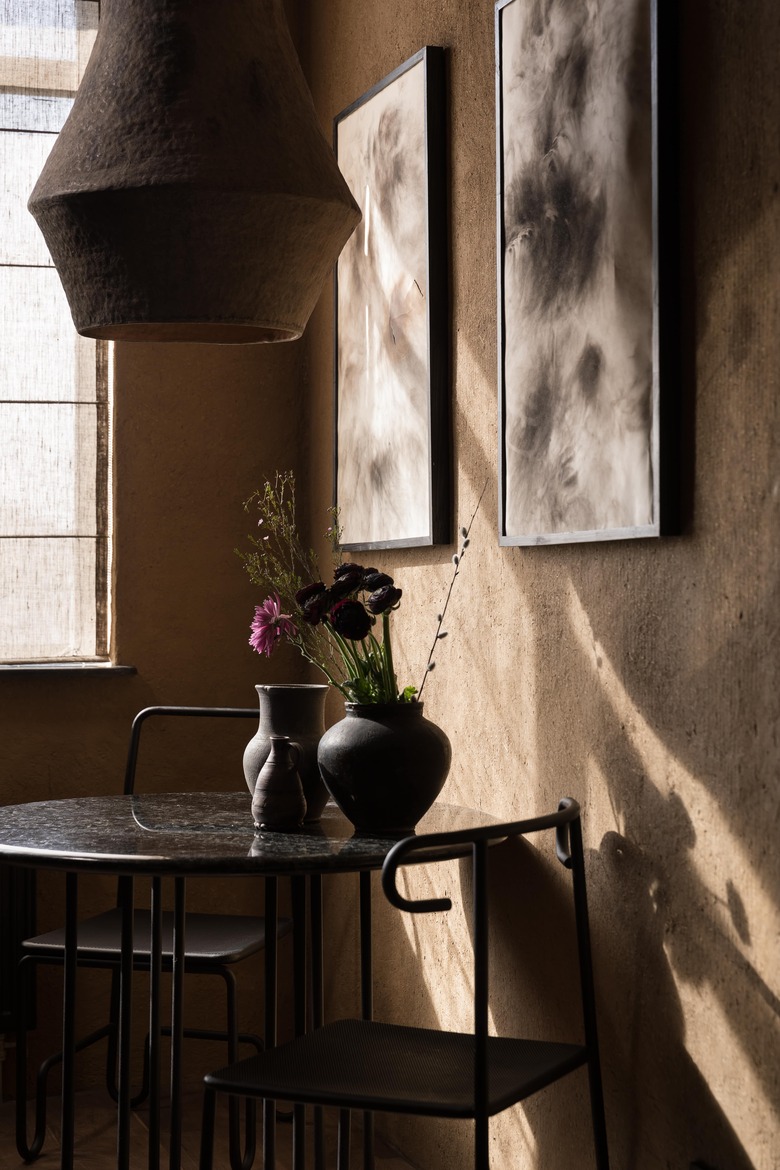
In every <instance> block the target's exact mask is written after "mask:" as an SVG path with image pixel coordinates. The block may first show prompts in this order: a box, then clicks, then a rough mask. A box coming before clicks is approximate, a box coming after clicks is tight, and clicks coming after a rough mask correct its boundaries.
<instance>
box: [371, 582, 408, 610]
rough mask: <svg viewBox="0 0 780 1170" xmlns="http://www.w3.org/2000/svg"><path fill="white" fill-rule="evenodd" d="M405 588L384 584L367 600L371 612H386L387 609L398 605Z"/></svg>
mask: <svg viewBox="0 0 780 1170" xmlns="http://www.w3.org/2000/svg"><path fill="white" fill-rule="evenodd" d="M402 594H403V589H396V587H395V585H383V586H382V588H381V589H377V590H376V592H374V593H372V594H371V596H370V597H369V598H368V600H367V601H366V605H367V606H368V608H369V609H370V611H371V613H384V612H385V610H386V609H390V608H392V606H394V605H397V604H398V602H399V601H400V600H401V596H402Z"/></svg>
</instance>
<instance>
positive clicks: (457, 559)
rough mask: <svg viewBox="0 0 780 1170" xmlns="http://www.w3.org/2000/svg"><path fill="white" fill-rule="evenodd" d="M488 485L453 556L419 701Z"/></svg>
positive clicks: (419, 697)
mask: <svg viewBox="0 0 780 1170" xmlns="http://www.w3.org/2000/svg"><path fill="white" fill-rule="evenodd" d="M487 485H488V481H487V480H485V486H484V487H483V489H482V491H481V492H480V493H479V499H478V500H477V504H476V507H475V508H474V511H473V512H472V513H471V519H470V520H469V522H468V527H467V528H465V529H463V530H462V533H463V542H462V543H461V546H460V554H459V555H458V556H455V557H453V561H454V563H455V572H454V573H453V574H452V580H451V581H450V587H449V589H448V590H447V596H446V597H445V599H444V608H443V609H442V611H441V613H440V614H439V624H438V625H437V627H436V632H435V633H434V635H433V642H432V643H431V649H430V652H429V654H428V661H427V662H426V664H425V674H424V675H423V680H422V682H421V683H420V689H419V690H418V692H417V701H418V702H419V700H420V699H421V697H422V693H423V687H424V686H425V680H426V679H427V678H428V675H429V674H430V673H431V670H432V669H433V667H432V666H431V663H432V662H433V652H434V650H435V649H436V643H437V642H438V641H439V634H440V633H441V627H442V625H443V624H444V617H445V615H446V613H447V606H448V605H449V604H450V597H451V596H452V587H453V585H454V584H455V578H456V577H457V575H458V572H459V570H460V558H461V557H462V556H463V554H464V553H465V551H466V548H467V547H468V539H469V533H470V532H471V525H472V524H473V523H474V517H475V516H476V514H477V512H478V511H479V505H480V504H481V503H482V497H483V496H484V494H485V492H486V491H487Z"/></svg>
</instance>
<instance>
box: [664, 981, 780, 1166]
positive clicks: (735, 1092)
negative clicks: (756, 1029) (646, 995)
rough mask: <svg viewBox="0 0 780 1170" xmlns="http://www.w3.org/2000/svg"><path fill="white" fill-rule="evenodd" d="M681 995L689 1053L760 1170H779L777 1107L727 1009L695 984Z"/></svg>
mask: <svg viewBox="0 0 780 1170" xmlns="http://www.w3.org/2000/svg"><path fill="white" fill-rule="evenodd" d="M678 991H679V994H680V1002H681V1003H682V1006H683V1010H684V1012H685V1021H686V1048H687V1049H688V1052H689V1053H690V1054H691V1057H692V1058H693V1060H694V1061H695V1062H696V1064H697V1065H698V1068H699V1071H700V1072H701V1074H702V1076H703V1077H704V1078H705V1080H706V1081H707V1084H708V1086H709V1088H710V1090H711V1092H712V1093H713V1095H714V1096H715V1098H716V1099H717V1101H718V1103H719V1104H720V1107H721V1109H722V1110H723V1112H724V1114H725V1115H726V1116H727V1117H728V1119H729V1122H730V1123H731V1125H732V1126H733V1128H734V1131H735V1133H736V1135H737V1137H738V1138H739V1140H740V1142H741V1144H742V1146H743V1147H744V1149H745V1151H746V1152H747V1153H748V1154H749V1156H750V1159H751V1162H752V1164H753V1165H754V1166H755V1168H756V1170H775V1168H776V1166H777V1162H776V1160H775V1159H776V1157H777V1151H776V1149H775V1148H774V1143H775V1141H776V1135H777V1123H776V1117H777V1114H778V1111H779V1109H780V1107H779V1106H778V1102H777V1101H773V1100H771V1099H770V1098H768V1097H767V1093H766V1090H765V1088H764V1086H763V1085H762V1084H761V1081H760V1080H759V1078H758V1076H757V1075H756V1070H755V1065H754V1062H753V1061H752V1060H751V1059H750V1058H748V1057H747V1056H746V1055H745V1054H744V1053H743V1052H741V1050H740V1049H741V1044H740V1037H739V1035H738V1034H737V1033H736V1032H735V1030H734V1027H733V1024H732V1020H731V1018H730V1014H729V1012H728V1011H727V1010H725V1009H724V1007H723V1005H722V1004H721V1003H720V1002H719V1001H718V1000H717V999H716V998H715V997H714V996H712V995H707V994H706V993H704V992H703V991H702V989H701V988H698V987H694V986H691V985H690V984H685V983H683V982H679V983H678ZM772 1026H773V1027H774V1031H775V1049H776V1048H777V1044H778V1039H780V1038H779V1037H778V1036H777V1032H778V1028H777V1019H776V1017H775V1018H774V1019H773V1021H772V1024H770V1027H772ZM727 1040H728V1041H730V1043H728V1045H727V1044H726V1041H727Z"/></svg>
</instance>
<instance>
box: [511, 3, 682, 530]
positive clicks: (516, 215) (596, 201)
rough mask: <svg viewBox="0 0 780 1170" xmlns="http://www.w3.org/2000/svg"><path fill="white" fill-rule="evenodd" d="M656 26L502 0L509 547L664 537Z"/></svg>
mask: <svg viewBox="0 0 780 1170" xmlns="http://www.w3.org/2000/svg"><path fill="white" fill-rule="evenodd" d="M655 29H656V8H655V0H594V3H592V4H571V3H569V2H568V0H548V2H547V3H545V4H529V3H527V0H499V2H498V4H497V5H496V62H497V71H496V109H497V120H496V127H497V131H496V137H497V142H496V145H497V151H496V157H497V171H498V173H497V236H498V239H497V251H498V310H499V312H498V317H499V394H500V411H499V416H500V428H499V432H500V434H499V443H500V458H499V467H500V512H499V514H500V534H499V537H500V542H501V544H504V545H535V544H549V543H560V542H566V541H595V540H618V539H625V538H630V537H648V536H658V535H659V534H660V532H661V500H660V490H659V481H660V471H661V468H660V460H661V444H660V413H659V368H660V360H659V359H660V331H659V319H658V308H659V305H658V222H659V217H658V165H657V163H658V152H657V140H658V135H657V113H658V109H657V68H656V39H655Z"/></svg>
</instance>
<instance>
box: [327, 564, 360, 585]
mask: <svg viewBox="0 0 780 1170" xmlns="http://www.w3.org/2000/svg"><path fill="white" fill-rule="evenodd" d="M362 572H363V566H362V565H356V564H355V563H354V562H353V561H343V562H342V563H341V564H340V565H339V566H338V568H337V569H334V570H333V579H334V581H338V579H339V577H343V576H344V574H345V573H362Z"/></svg>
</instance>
